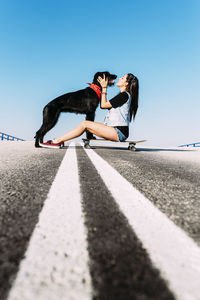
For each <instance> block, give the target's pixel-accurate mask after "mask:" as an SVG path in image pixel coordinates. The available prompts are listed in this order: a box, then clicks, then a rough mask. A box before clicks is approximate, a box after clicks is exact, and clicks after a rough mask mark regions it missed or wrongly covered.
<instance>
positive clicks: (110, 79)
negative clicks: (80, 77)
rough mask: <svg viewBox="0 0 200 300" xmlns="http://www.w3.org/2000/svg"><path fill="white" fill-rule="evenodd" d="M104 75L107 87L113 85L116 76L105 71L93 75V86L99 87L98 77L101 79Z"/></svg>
mask: <svg viewBox="0 0 200 300" xmlns="http://www.w3.org/2000/svg"><path fill="white" fill-rule="evenodd" d="M104 74H105V77H106V78H108V86H112V85H114V84H115V82H114V80H115V79H116V78H117V75H115V74H110V73H109V72H108V71H105V72H97V73H96V74H95V75H94V79H93V83H94V84H97V85H99V86H101V85H100V83H99V82H98V81H97V79H98V77H99V76H100V77H101V78H103V75H104Z"/></svg>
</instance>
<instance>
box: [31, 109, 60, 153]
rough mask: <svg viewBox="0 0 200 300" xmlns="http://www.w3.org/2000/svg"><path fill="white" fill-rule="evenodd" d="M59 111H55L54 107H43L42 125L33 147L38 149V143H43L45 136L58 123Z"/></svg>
mask: <svg viewBox="0 0 200 300" xmlns="http://www.w3.org/2000/svg"><path fill="white" fill-rule="evenodd" d="M59 115H60V110H58V109H57V110H55V108H54V107H51V106H48V105H47V106H45V108H44V110H43V123H42V126H41V127H40V129H39V130H38V131H37V132H36V135H35V147H40V146H39V142H41V143H42V142H43V137H44V136H45V134H46V133H47V132H48V131H49V130H50V129H52V128H53V127H54V126H55V124H56V123H57V121H58V117H59Z"/></svg>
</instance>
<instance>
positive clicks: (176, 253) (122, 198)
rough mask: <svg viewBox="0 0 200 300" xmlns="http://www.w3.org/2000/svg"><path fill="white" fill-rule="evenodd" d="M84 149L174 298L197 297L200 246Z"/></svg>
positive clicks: (190, 299) (196, 299)
mask: <svg viewBox="0 0 200 300" xmlns="http://www.w3.org/2000/svg"><path fill="white" fill-rule="evenodd" d="M82 146H83V144H82ZM84 150H85V152H86V153H87V155H88V157H89V158H90V159H91V161H92V163H93V164H94V166H95V167H96V169H97V171H98V173H99V174H100V176H101V177H102V179H103V181H104V183H105V185H106V186H107V187H108V189H109V190H110V192H111V194H112V195H113V197H114V199H115V201H116V202H117V203H118V205H119V207H120V209H121V211H122V212H123V213H124V215H125V216H126V217H127V219H128V221H129V224H130V225H131V226H132V228H133V230H134V232H135V233H136V235H137V236H138V238H139V239H140V240H141V242H142V244H143V246H144V248H145V249H146V250H147V252H148V254H149V257H150V259H151V261H152V263H153V265H154V266H155V267H157V268H158V269H159V270H160V273H161V276H162V277H163V278H164V279H165V280H166V281H167V282H168V286H169V288H170V289H171V291H172V292H173V293H174V295H175V296H176V297H177V299H179V300H199V299H200V287H199V279H200V248H199V247H198V246H197V245H196V243H195V242H194V241H193V240H192V239H191V238H190V237H189V236H188V235H187V234H186V233H185V232H184V231H183V230H182V229H181V228H179V227H178V226H176V225H175V224H174V223H173V222H172V221H171V220H170V219H168V218H167V216H166V215H165V214H163V213H162V212H161V211H160V210H159V209H158V208H157V207H156V206H154V205H153V203H151V202H150V201H149V200H148V199H147V198H146V197H145V196H144V195H142V194H141V193H140V192H139V191H138V190H137V189H135V188H134V187H133V186H132V185H131V183H129V182H128V181H127V180H126V179H125V178H123V177H122V176H121V175H120V174H119V173H118V172H117V171H116V170H115V169H114V168H113V167H111V166H110V165H109V164H108V163H107V162H106V161H105V160H104V159H102V158H101V157H100V156H99V155H98V154H97V153H96V152H94V151H93V150H92V149H84Z"/></svg>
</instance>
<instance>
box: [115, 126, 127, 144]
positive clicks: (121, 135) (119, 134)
mask: <svg viewBox="0 0 200 300" xmlns="http://www.w3.org/2000/svg"><path fill="white" fill-rule="evenodd" d="M115 129H116V131H117V135H118V139H119V142H123V141H125V140H126V139H127V137H126V136H125V135H124V134H123V133H122V132H121V131H120V130H119V129H118V128H116V127H115Z"/></svg>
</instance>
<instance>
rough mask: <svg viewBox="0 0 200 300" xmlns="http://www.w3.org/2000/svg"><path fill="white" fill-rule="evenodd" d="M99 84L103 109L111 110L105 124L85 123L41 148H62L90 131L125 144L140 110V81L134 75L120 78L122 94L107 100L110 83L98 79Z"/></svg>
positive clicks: (129, 74)
mask: <svg viewBox="0 0 200 300" xmlns="http://www.w3.org/2000/svg"><path fill="white" fill-rule="evenodd" d="M98 82H99V83H100V85H101V87H102V94H101V108H102V109H109V111H108V114H107V115H106V117H105V121H104V124H102V123H98V122H92V121H83V122H81V123H80V124H79V125H78V126H77V127H76V128H74V129H72V130H71V131H69V132H67V133H66V134H65V135H63V136H61V137H59V138H57V139H54V140H50V141H48V142H47V143H40V146H42V147H46V148H60V147H62V146H64V141H68V140H71V139H73V138H76V137H79V136H80V135H82V134H83V133H84V132H85V131H89V132H91V133H93V134H95V135H96V136H98V137H101V138H105V139H107V140H110V141H115V142H118V141H120V142H123V141H125V140H126V139H127V138H128V136H129V122H131V120H132V118H133V119H134V118H135V115H136V112H137V108H138V89H139V84H138V79H137V77H135V76H134V75H133V74H131V73H128V74H126V75H124V76H123V77H121V78H119V81H118V82H117V86H118V87H119V88H120V93H119V94H118V95H117V96H115V97H114V98H112V99H111V100H109V101H108V100H107V97H106V95H107V85H108V81H107V80H106V79H105V75H104V78H101V77H98Z"/></svg>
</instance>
